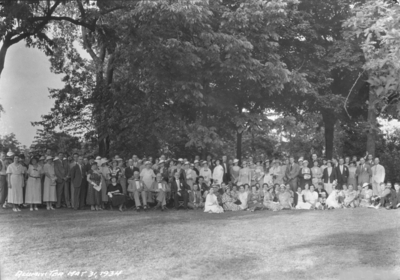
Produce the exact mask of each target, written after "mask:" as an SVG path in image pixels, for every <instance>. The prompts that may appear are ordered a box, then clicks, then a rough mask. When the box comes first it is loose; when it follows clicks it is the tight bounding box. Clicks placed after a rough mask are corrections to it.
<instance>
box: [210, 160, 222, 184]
mask: <svg viewBox="0 0 400 280" xmlns="http://www.w3.org/2000/svg"><path fill="white" fill-rule="evenodd" d="M212 174H213V175H212V177H213V184H221V183H222V182H223V178H224V168H223V167H222V165H221V162H220V160H219V159H217V160H216V161H215V167H214V170H213V173H212Z"/></svg>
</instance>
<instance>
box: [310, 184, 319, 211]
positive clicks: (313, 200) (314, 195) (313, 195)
mask: <svg viewBox="0 0 400 280" xmlns="http://www.w3.org/2000/svg"><path fill="white" fill-rule="evenodd" d="M308 202H309V203H310V204H311V209H319V208H320V206H321V204H320V203H319V196H318V192H316V191H315V187H314V185H311V186H310V196H309V201H308Z"/></svg>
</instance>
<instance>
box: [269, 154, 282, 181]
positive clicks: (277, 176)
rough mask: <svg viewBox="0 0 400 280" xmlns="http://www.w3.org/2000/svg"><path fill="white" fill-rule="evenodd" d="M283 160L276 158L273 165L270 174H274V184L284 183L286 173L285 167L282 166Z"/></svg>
mask: <svg viewBox="0 0 400 280" xmlns="http://www.w3.org/2000/svg"><path fill="white" fill-rule="evenodd" d="M280 164H281V162H280V161H279V160H275V161H274V162H273V165H272V167H271V169H270V174H271V176H272V180H273V182H274V184H279V185H280V184H283V176H284V175H285V174H284V173H283V168H282V167H281V165H280Z"/></svg>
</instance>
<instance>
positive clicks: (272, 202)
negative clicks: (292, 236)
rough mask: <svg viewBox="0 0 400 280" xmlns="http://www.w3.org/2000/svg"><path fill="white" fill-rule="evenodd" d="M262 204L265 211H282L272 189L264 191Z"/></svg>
mask: <svg viewBox="0 0 400 280" xmlns="http://www.w3.org/2000/svg"><path fill="white" fill-rule="evenodd" d="M263 204H264V206H265V207H266V208H267V209H269V210H272V211H278V210H281V209H282V208H281V206H280V204H279V202H278V201H277V198H276V195H275V192H274V188H273V187H268V189H267V191H264V202H263Z"/></svg>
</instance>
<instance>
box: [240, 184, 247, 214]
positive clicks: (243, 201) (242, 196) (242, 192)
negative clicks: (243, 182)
mask: <svg viewBox="0 0 400 280" xmlns="http://www.w3.org/2000/svg"><path fill="white" fill-rule="evenodd" d="M238 199H239V200H240V203H241V204H240V205H239V206H240V208H241V209H242V210H245V209H247V207H248V200H249V193H248V192H246V191H245V189H244V186H240V188H239V194H238Z"/></svg>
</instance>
